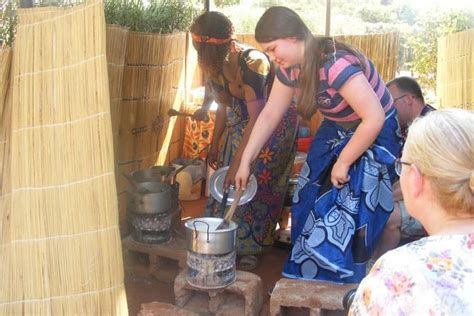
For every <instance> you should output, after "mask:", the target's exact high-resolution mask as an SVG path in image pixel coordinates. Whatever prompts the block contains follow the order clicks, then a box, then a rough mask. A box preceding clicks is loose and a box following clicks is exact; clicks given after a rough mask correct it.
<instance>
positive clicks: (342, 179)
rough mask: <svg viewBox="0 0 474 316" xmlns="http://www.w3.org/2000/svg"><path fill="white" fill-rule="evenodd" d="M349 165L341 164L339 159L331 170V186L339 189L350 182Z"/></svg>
mask: <svg viewBox="0 0 474 316" xmlns="http://www.w3.org/2000/svg"><path fill="white" fill-rule="evenodd" d="M350 167H351V165H350V164H348V163H345V162H342V161H341V160H340V159H338V160H337V161H336V163H335V164H334V166H333V167H332V170H331V182H332V184H333V185H334V186H335V187H336V188H338V189H341V188H342V187H343V186H344V185H345V184H346V183H347V182H349V180H350V176H349V174H348V173H349V168H350Z"/></svg>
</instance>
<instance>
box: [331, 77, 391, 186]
mask: <svg viewBox="0 0 474 316" xmlns="http://www.w3.org/2000/svg"><path fill="white" fill-rule="evenodd" d="M338 92H339V94H340V95H341V96H342V97H343V98H344V100H345V101H346V102H347V103H348V104H350V106H351V108H352V109H353V110H354V112H355V113H357V115H358V116H359V117H360V118H361V123H360V124H359V126H358V127H357V128H356V130H355V132H354V135H353V136H352V137H351V139H350V140H349V142H348V143H347V145H346V147H345V148H344V149H343V150H342V152H341V154H340V155H339V158H338V159H337V161H336V163H335V164H334V166H333V168H332V172H331V182H332V184H333V185H334V186H336V187H337V188H342V186H343V185H344V184H345V183H346V182H347V181H349V177H348V172H349V168H350V166H351V165H352V164H353V163H354V161H356V160H357V159H358V158H359V157H360V156H361V155H362V154H363V153H364V152H365V151H366V150H367V148H369V147H370V145H372V143H373V142H374V141H375V139H376V138H377V136H378V134H379V133H380V131H381V130H382V127H383V124H384V120H385V112H384V110H383V108H382V106H381V104H380V101H379V98H378V97H377V95H376V94H375V92H374V90H373V89H372V87H371V86H370V85H369V82H368V81H367V78H366V77H365V76H364V75H363V74H359V75H356V76H355V77H353V78H352V79H350V80H349V81H347V82H346V83H345V84H344V85H343V86H342V87H341V88H340V89H339V91H338Z"/></svg>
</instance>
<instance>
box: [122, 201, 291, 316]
mask: <svg viewBox="0 0 474 316" xmlns="http://www.w3.org/2000/svg"><path fill="white" fill-rule="evenodd" d="M206 201H207V198H205V197H203V198H201V199H199V200H196V201H180V204H181V207H182V209H183V213H182V218H183V219H186V218H187V217H198V216H200V215H201V214H202V213H203V211H204V207H205V204H206ZM287 255H288V250H286V249H282V248H278V247H275V246H274V247H272V248H271V249H270V250H269V251H268V252H267V253H265V254H263V255H261V256H260V257H259V264H258V266H257V268H256V269H254V270H252V271H251V272H252V273H255V274H257V275H259V276H260V277H261V278H262V281H263V287H264V291H265V298H264V302H265V303H264V306H263V308H262V310H261V315H269V299H270V296H269V295H267V294H266V292H267V290H268V289H270V288H271V287H273V285H274V284H275V282H277V281H278V280H279V279H280V278H281V271H282V269H283V264H284V261H285V259H286V256H287ZM139 257H140V256H137V254H136V253H130V252H128V251H124V268H125V287H126V291H127V300H128V308H129V314H130V315H137V313H138V312H139V310H140V305H141V304H143V303H150V302H153V301H160V302H165V303H170V304H174V292H173V276H174V275H172V274H173V273H172V272H170V273H169V274H170V275H169V276H168V277H169V278H168V279H169V280H167V281H168V282H162V281H158V280H157V279H156V278H155V277H153V276H146V275H143V274H139V273H138V274H137V273H136V272H135V271H136V270H137V269H136V268H137V265H143V260H140V259H141V258H139ZM174 265H175V266H174V267H172V268H175V269H176V270H175V271H176V272H175V273H177V267H176V264H174ZM170 270H172V269H170ZM165 279H166V276H165Z"/></svg>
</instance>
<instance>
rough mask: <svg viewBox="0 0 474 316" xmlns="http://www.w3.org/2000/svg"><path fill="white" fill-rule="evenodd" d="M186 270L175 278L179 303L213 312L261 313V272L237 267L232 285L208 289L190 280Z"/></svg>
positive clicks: (184, 306) (229, 313)
mask: <svg viewBox="0 0 474 316" xmlns="http://www.w3.org/2000/svg"><path fill="white" fill-rule="evenodd" d="M186 272H187V271H186V270H185V271H182V272H181V273H180V274H179V275H178V276H177V277H176V279H175V282H174V294H175V300H176V301H175V302H176V305H177V306H179V307H182V308H185V309H189V310H195V311H197V310H199V313H209V314H214V315H245V316H256V315H259V313H260V309H261V308H262V304H263V297H264V295H263V285H262V279H261V278H260V277H259V276H258V275H256V274H253V273H250V272H246V271H239V270H237V272H236V280H235V281H234V282H233V283H232V284H230V285H229V286H227V287H225V288H223V289H215V290H206V289H200V288H195V287H193V286H191V285H190V284H188V282H187V281H186ZM196 304H197V305H199V306H196Z"/></svg>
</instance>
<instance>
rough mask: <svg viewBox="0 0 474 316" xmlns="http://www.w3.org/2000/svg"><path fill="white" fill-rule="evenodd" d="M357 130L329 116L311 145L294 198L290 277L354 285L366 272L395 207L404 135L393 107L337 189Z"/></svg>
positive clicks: (287, 271) (286, 270)
mask: <svg viewBox="0 0 474 316" xmlns="http://www.w3.org/2000/svg"><path fill="white" fill-rule="evenodd" d="M355 129H356V127H353V128H351V129H348V130H345V129H344V128H342V127H341V126H339V125H338V124H336V123H335V122H333V121H329V120H327V119H326V120H324V121H323V122H322V125H321V127H320V128H319V130H318V132H317V134H316V136H315V138H314V139H313V141H312V143H311V146H310V149H309V152H308V158H307V160H306V163H305V164H304V165H303V168H302V170H301V173H300V175H299V178H298V185H297V189H296V192H295V194H294V196H293V207H292V214H291V215H292V222H291V223H292V224H291V225H292V226H291V240H292V244H293V246H292V250H291V254H290V256H289V257H288V259H287V262H286V264H285V267H284V270H283V276H285V277H288V278H299V279H309V280H327V281H333V282H338V283H352V282H360V281H361V279H362V278H363V277H364V276H365V269H366V262H367V261H368V259H369V258H370V257H371V255H372V253H373V250H374V248H375V246H376V243H377V241H378V239H379V237H380V236H381V233H382V231H383V229H384V226H385V223H386V221H387V219H388V217H389V216H390V214H391V212H392V210H393V197H392V183H393V182H394V181H395V180H396V174H395V172H394V168H393V161H394V160H395V158H396V157H399V156H400V152H401V135H400V128H399V124H398V120H397V117H396V110H395V109H392V110H390V111H389V113H386V118H385V123H384V126H383V128H382V130H381V131H380V133H379V135H378V137H377V139H376V140H375V142H374V143H373V144H372V145H371V146H370V147H369V148H368V149H367V151H366V152H365V153H364V154H362V156H361V157H360V158H359V159H358V160H357V161H356V162H355V163H353V164H352V166H351V167H350V169H349V176H350V181H349V182H348V183H347V184H346V185H344V187H343V188H342V189H337V188H336V187H334V186H333V185H332V183H331V170H332V167H333V165H334V163H335V162H336V160H337V158H338V156H339V155H340V153H341V152H342V150H343V149H344V147H345V146H346V144H347V143H348V141H349V140H350V138H351V136H352V135H353V134H354V131H355Z"/></svg>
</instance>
